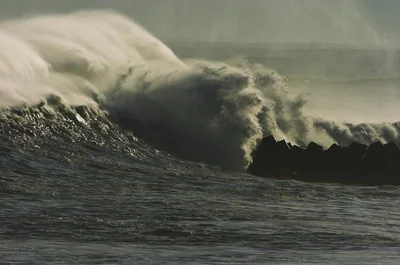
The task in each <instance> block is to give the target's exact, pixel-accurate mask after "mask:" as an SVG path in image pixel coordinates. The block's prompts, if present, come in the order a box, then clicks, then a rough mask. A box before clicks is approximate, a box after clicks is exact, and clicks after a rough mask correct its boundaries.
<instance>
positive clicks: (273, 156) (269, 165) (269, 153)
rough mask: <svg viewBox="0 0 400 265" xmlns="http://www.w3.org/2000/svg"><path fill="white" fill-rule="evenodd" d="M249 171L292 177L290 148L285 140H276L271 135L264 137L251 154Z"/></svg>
mask: <svg viewBox="0 0 400 265" xmlns="http://www.w3.org/2000/svg"><path fill="white" fill-rule="evenodd" d="M248 171H249V173H251V174H254V175H257V176H263V177H270V178H293V177H294V174H293V171H292V169H291V149H290V147H289V145H288V144H287V143H286V142H285V141H279V142H277V141H276V140H275V138H274V137H273V136H268V137H265V138H264V139H263V140H262V141H261V143H260V145H259V147H258V148H257V151H256V152H255V154H254V156H253V163H252V164H251V165H250V166H249V168H248Z"/></svg>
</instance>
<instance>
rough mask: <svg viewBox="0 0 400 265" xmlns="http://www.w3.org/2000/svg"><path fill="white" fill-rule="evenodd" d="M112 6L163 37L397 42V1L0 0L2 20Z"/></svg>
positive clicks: (399, 33)
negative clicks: (27, 15)
mask: <svg viewBox="0 0 400 265" xmlns="http://www.w3.org/2000/svg"><path fill="white" fill-rule="evenodd" d="M88 8H91V9H97V8H111V9H114V10H117V11H119V12H123V13H124V14H126V15H128V16H130V17H132V18H134V19H135V20H136V21H137V22H139V23H140V24H141V25H143V26H144V27H145V28H147V29H148V30H149V31H151V32H152V33H153V34H154V35H156V36H157V37H160V38H162V39H179V40H181V39H184V40H195V41H198V40H202V41H228V42H252V43H265V42H286V43H292V42H329V43H331V42H345V43H357V44H367V45H370V44H388V43H400V41H398V40H400V37H399V36H400V27H399V25H400V1H399V0H0V16H1V17H2V18H3V19H6V18H10V17H20V16H23V15H26V14H36V13H48V12H69V11H72V10H79V9H88Z"/></svg>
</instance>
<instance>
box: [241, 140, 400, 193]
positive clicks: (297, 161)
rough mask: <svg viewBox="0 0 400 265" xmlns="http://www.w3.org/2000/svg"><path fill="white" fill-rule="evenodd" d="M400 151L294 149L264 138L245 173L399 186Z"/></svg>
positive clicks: (381, 147) (376, 147)
mask: <svg viewBox="0 0 400 265" xmlns="http://www.w3.org/2000/svg"><path fill="white" fill-rule="evenodd" d="M399 164H400V149H399V147H398V146H397V145H396V144H394V143H387V144H382V143H380V142H376V143H373V144H371V145H369V146H367V145H364V144H360V143H352V144H351V145H350V146H347V147H343V146H338V145H336V144H333V145H332V146H331V147H330V148H328V149H324V148H323V147H322V146H320V145H318V144H316V143H314V142H311V143H310V144H309V145H308V146H307V147H299V146H293V145H291V144H290V143H287V142H285V141H276V140H275V138H274V137H273V136H268V137H266V138H264V139H263V140H262V141H261V143H260V145H259V146H258V148H257V149H256V151H255V152H254V154H253V163H252V164H251V165H250V166H249V167H248V172H249V173H250V174H253V175H257V176H262V177H268V178H280V179H296V180H300V181H307V182H330V183H343V184H355V185H400V167H399Z"/></svg>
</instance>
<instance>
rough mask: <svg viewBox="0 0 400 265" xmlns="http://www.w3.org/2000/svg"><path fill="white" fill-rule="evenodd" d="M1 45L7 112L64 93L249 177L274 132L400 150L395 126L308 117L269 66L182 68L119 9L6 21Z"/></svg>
mask: <svg viewBox="0 0 400 265" xmlns="http://www.w3.org/2000/svg"><path fill="white" fill-rule="evenodd" d="M0 43H1V44H0V45H1V49H0V59H1V60H0V76H1V79H2V85H1V87H0V96H1V97H0V107H1V108H9V107H17V106H21V105H23V104H28V105H35V104H38V103H39V102H41V101H46V98H48V97H49V96H50V95H56V96H58V97H59V98H60V99H61V101H62V104H65V105H82V104H83V105H88V106H90V107H91V108H94V109H98V110H102V111H107V112H109V113H110V117H111V119H112V120H113V121H115V122H116V123H118V124H119V125H120V126H121V127H122V128H124V129H126V130H134V131H135V132H137V133H138V134H140V136H141V137H143V138H144V139H145V140H147V141H149V142H150V143H151V144H153V145H154V146H156V147H157V148H160V149H163V150H166V151H168V152H171V153H172V154H175V155H178V156H181V157H183V158H186V159H190V160H195V161H201V162H206V163H211V164H216V165H219V166H221V167H224V168H229V169H235V170H242V169H245V168H246V167H247V166H248V164H249V163H250V162H251V154H252V151H253V150H254V149H255V148H256V146H257V144H258V143H259V141H260V140H261V139H262V137H264V136H266V135H269V134H274V135H275V136H276V137H277V138H278V139H285V140H288V141H291V142H293V143H296V144H299V145H306V144H307V143H308V142H310V141H316V142H318V143H321V144H323V145H326V146H328V145H330V144H331V143H333V142H338V143H341V144H349V143H350V142H351V141H354V140H357V141H360V142H363V143H370V142H372V141H376V140H381V141H384V142H387V141H396V142H399V135H398V131H399V127H398V126H397V125H396V124H390V123H385V124H375V125H374V124H361V125H353V124H349V123H344V122H343V121H340V120H339V121H338V120H330V119H325V118H324V117H315V116H312V115H310V114H308V113H306V112H305V111H304V109H305V106H306V105H307V96H304V95H302V93H292V92H291V88H290V87H288V86H287V84H286V82H285V80H284V78H283V77H282V76H281V75H279V74H278V73H277V72H276V71H274V70H271V69H268V68H267V67H265V66H264V65H262V64H255V63H250V62H249V61H247V60H245V59H235V60H225V61H224V62H222V61H221V62H210V61H205V60H202V59H200V58H197V59H196V58H193V59H190V60H181V59H179V58H178V57H177V56H176V55H175V54H174V53H173V52H172V51H171V50H170V49H169V48H168V47H167V46H165V45H164V44H163V43H162V42H161V41H159V40H158V39H156V38H155V37H154V36H152V35H151V34H150V33H148V32H147V31H145V30H144V29H143V28H142V27H140V26H139V25H138V24H136V23H135V22H133V21H132V20H130V19H128V18H126V17H124V16H122V15H120V14H118V13H116V12H113V11H104V10H102V11H85V12H74V13H70V14H63V15H60V14H57V15H43V16H35V17H30V18H23V19H16V20H9V21H3V22H2V23H1V29H0ZM304 63H305V64H306V62H304ZM267 65H268V64H267Z"/></svg>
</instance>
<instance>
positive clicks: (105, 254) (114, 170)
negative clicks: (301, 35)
mask: <svg viewBox="0 0 400 265" xmlns="http://www.w3.org/2000/svg"><path fill="white" fill-rule="evenodd" d="M247 41H251V40H247ZM0 43H1V47H2V48H1V49H0V80H1V82H0V83H1V84H0V264H10V265H11V264H13V265H14V264H38V265H39V264H40V265H44V264H48V265H58V264H65V265H72V264H285V265H289V264H349V265H358V264H359V265H367V264H371V265H372V264H373V265H376V264H385V265H386V264H393V265H398V264H400V213H399V205H400V187H395V186H382V187H360V186H345V185H339V184H318V183H302V182H298V181H295V180H274V179H266V178H259V177H256V176H251V175H248V174H245V173H244V172H246V167H247V166H248V165H249V164H250V163H251V159H252V153H253V151H254V150H256V148H257V144H258V143H260V141H261V140H262V138H263V137H265V136H268V135H271V134H272V135H274V136H275V137H276V138H277V139H278V140H282V139H284V140H287V141H289V142H291V143H293V144H298V145H306V144H308V143H309V142H310V141H315V142H317V143H318V144H321V145H324V146H325V147H327V146H329V145H331V144H332V143H338V144H342V143H350V142H353V141H359V142H360V143H363V144H369V143H372V142H376V141H382V142H385V143H386V142H395V143H397V144H398V145H400V124H399V123H396V122H398V121H399V120H400V118H399V117H400V108H399V107H398V106H399V104H398V102H400V101H399V100H400V82H399V73H400V63H399V62H400V60H399V58H400V57H399V52H398V51H394V50H390V51H382V50H377V49H375V50H366V49H354V48H352V49H350V48H349V47H347V48H344V47H336V46H335V45H333V46H332V45H331V46H326V45H325V46H324V47H311V46H309V45H299V46H298V47H294V46H291V45H289V46H284V45H283V46H279V45H278V46H274V47H264V46H263V45H261V46H260V45H258V46H257V45H256V46H254V45H247V46H246V47H244V46H243V45H242V46H240V45H228V44H226V43H225V44H208V45H205V44H204V43H203V44H193V43H192V44H190V43H189V44H188V43H186V44H176V43H175V44H170V45H168V46H167V45H165V44H163V43H162V42H161V41H159V40H157V39H156V38H155V37H153V35H151V34H150V33H148V32H146V31H145V30H144V29H143V28H142V27H140V26H139V25H137V24H136V23H135V22H133V21H132V20H131V19H130V18H127V17H124V16H122V15H120V14H118V13H115V12H112V11H107V10H103V11H80V12H75V13H71V14H58V15H43V16H37V17H29V18H23V19H16V20H13V21H8V22H7V23H6V22H5V23H3V24H2V27H1V29H0ZM239 46H240V47H239ZM228 169H229V170H228ZM321 179H323V176H322V178H321Z"/></svg>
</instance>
